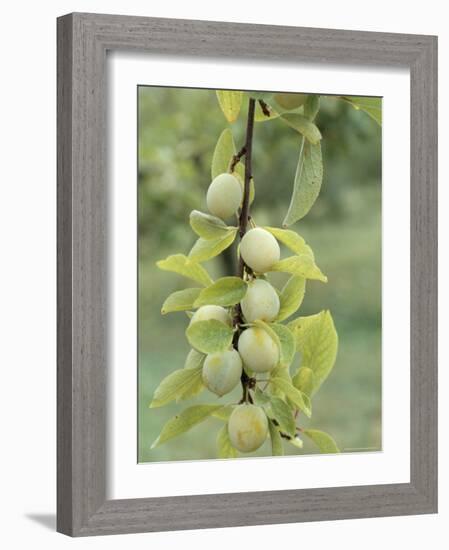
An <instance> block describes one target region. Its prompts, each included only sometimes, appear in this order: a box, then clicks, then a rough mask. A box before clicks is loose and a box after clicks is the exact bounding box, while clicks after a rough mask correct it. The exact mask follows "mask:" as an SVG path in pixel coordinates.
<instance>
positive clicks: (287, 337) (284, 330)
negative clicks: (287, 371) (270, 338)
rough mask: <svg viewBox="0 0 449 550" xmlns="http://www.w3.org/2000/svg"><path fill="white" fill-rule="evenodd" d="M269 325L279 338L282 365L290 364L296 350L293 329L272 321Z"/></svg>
mask: <svg viewBox="0 0 449 550" xmlns="http://www.w3.org/2000/svg"><path fill="white" fill-rule="evenodd" d="M269 326H270V328H271V329H272V330H274V332H275V333H276V335H277V337H278V338H279V344H280V351H281V357H280V363H281V365H284V366H288V365H290V363H291V362H292V361H293V357H294V356H295V352H296V342H295V337H294V335H293V333H292V331H291V330H290V329H289V328H288V327H287V326H285V325H280V324H279V323H270V325H269Z"/></svg>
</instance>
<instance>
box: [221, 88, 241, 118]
mask: <svg viewBox="0 0 449 550" xmlns="http://www.w3.org/2000/svg"><path fill="white" fill-rule="evenodd" d="M242 97H243V92H237V91H233V90H217V99H218V103H219V104H220V107H221V110H222V111H223V114H224V116H225V117H226V120H227V121H228V122H235V121H236V120H237V118H238V116H239V113H240V107H241V106H242Z"/></svg>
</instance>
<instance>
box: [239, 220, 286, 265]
mask: <svg viewBox="0 0 449 550" xmlns="http://www.w3.org/2000/svg"><path fill="white" fill-rule="evenodd" d="M240 254H241V256H242V258H243V261H244V262H245V264H246V265H248V266H249V267H250V268H251V269H252V270H254V271H256V272H257V273H264V272H265V271H270V269H271V267H272V266H273V264H275V263H276V262H278V261H279V258H280V256H281V250H280V248H279V244H278V242H277V240H276V239H275V238H274V237H273V235H272V234H271V233H269V232H268V231H267V230H266V229H262V228H261V227H255V228H254V229H250V230H249V231H248V232H247V233H245V235H244V236H243V239H242V241H241V243H240Z"/></svg>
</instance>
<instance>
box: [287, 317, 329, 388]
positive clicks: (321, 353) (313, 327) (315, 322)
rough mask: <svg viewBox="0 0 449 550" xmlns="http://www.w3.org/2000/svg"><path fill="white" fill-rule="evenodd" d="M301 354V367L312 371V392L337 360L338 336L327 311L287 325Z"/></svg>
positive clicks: (327, 374)
mask: <svg viewBox="0 0 449 550" xmlns="http://www.w3.org/2000/svg"><path fill="white" fill-rule="evenodd" d="M288 326H289V327H290V329H292V330H293V334H294V335H295V338H296V349H297V350H298V351H300V352H301V357H302V360H301V365H302V366H303V367H308V368H309V369H311V370H312V371H313V380H314V382H313V392H312V393H315V392H316V391H317V390H318V388H319V387H320V386H321V384H322V383H323V382H324V380H326V378H327V377H328V376H329V374H330V372H331V370H332V368H333V366H334V364H335V360H336V358H337V350H338V335H337V331H336V330H335V326H334V321H333V319H332V315H331V314H330V312H329V311H321V312H320V313H318V314H316V315H311V316H309V317H299V318H298V319H295V320H294V321H292V322H291V323H289V325H288Z"/></svg>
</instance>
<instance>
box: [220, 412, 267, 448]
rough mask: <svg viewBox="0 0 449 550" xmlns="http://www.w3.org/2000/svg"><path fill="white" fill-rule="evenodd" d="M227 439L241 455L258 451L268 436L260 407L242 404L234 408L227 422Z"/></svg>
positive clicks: (263, 414) (264, 415) (264, 417)
mask: <svg viewBox="0 0 449 550" xmlns="http://www.w3.org/2000/svg"><path fill="white" fill-rule="evenodd" d="M228 433H229V439H230V440H231V443H232V445H233V446H234V447H235V448H236V449H238V450H239V451H241V452H242V453H251V452H252V451H255V450H256V449H258V448H259V447H260V446H261V445H262V444H263V443H264V441H265V440H266V439H267V435H268V420H267V415H266V413H265V411H264V410H263V409H262V407H258V406H256V405H251V404H243V405H239V406H237V407H235V408H234V410H233V411H232V413H231V416H230V417H229V421H228Z"/></svg>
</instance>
